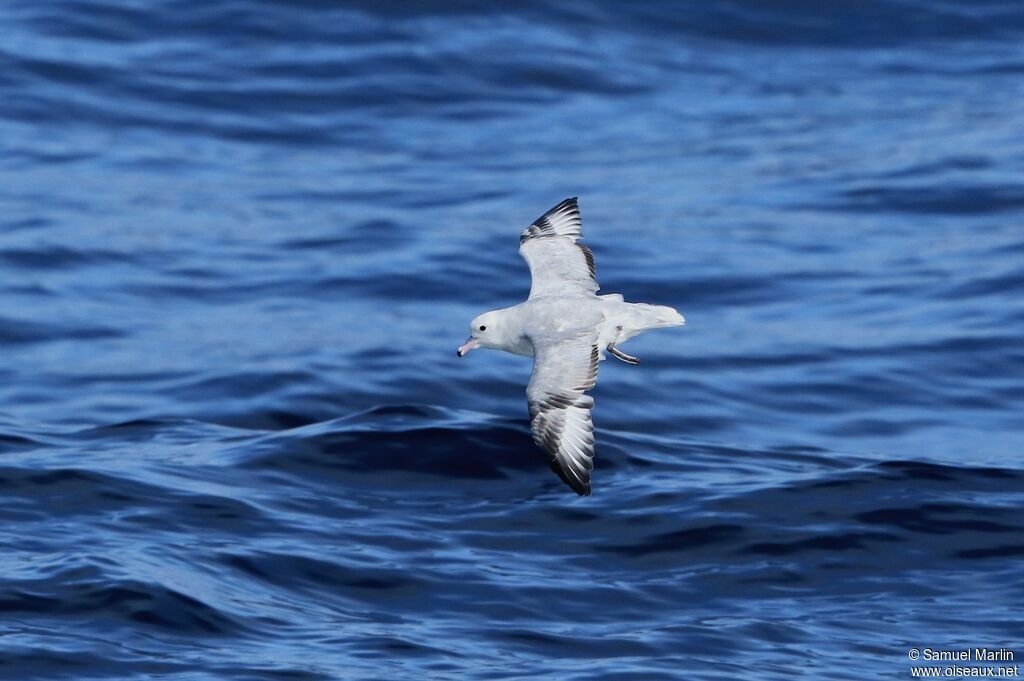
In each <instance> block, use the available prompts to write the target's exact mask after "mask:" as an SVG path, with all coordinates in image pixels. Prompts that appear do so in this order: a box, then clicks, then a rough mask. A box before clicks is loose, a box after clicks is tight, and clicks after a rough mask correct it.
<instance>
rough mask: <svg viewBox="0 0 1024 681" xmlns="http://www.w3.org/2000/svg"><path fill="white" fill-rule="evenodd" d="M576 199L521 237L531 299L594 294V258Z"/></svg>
mask: <svg viewBox="0 0 1024 681" xmlns="http://www.w3.org/2000/svg"><path fill="white" fill-rule="evenodd" d="M582 229H583V222H582V221H581V220H580V209H579V206H578V205H577V203H576V198H575V197H573V198H571V199H566V200H565V201H562V202H561V203H560V204H558V205H557V206H555V207H554V208H552V209H551V210H549V211H548V212H547V213H544V215H542V216H540V217H539V218H537V220H536V221H534V223H533V224H532V225H530V226H529V227H527V228H526V229H524V230H523V233H522V235H521V236H520V237H519V253H520V255H522V256H523V259H524V260H526V264H527V265H529V266H530V275H531V276H532V277H533V285H532V286H531V287H530V297H531V298H536V297H537V296H542V295H545V294H548V293H558V294H562V295H564V294H566V293H570V292H573V291H582V292H587V293H593V292H594V291H596V290H598V289H599V288H600V287H599V286H598V285H597V280H596V279H595V278H594V277H595V268H594V254H593V253H591V252H590V249H589V248H587V247H586V246H585V245H584V244H581V243H578V240H579V239H581V238H583V232H582Z"/></svg>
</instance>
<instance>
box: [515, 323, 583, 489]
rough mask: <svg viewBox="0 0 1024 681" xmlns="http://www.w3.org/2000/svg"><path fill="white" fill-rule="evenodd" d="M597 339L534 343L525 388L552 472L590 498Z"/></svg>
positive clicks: (532, 425)
mask: <svg viewBox="0 0 1024 681" xmlns="http://www.w3.org/2000/svg"><path fill="white" fill-rule="evenodd" d="M597 362H598V348H597V334H596V332H595V333H594V334H592V335H591V336H585V337H582V338H576V339H573V340H567V341H561V342H557V343H550V344H534V360H533V376H532V377H531V378H530V385H529V386H527V388H526V399H527V402H528V403H529V405H530V429H531V430H532V431H533V440H534V442H536V443H537V444H538V445H539V446H540V447H542V448H543V449H544V451H545V452H547V455H548V463H549V464H550V466H551V470H553V471H554V472H555V473H557V474H558V477H560V478H561V479H562V481H563V482H564V483H565V484H567V485H569V486H570V487H572V488H573V490H575V491H576V493H577V494H580V495H582V496H589V495H590V471H591V470H592V469H593V468H594V424H593V422H592V421H591V420H590V409H591V408H592V407H593V406H594V398H592V397H590V396H589V395H585V394H584V391H586V390H589V389H591V388H593V387H594V384H595V383H596V382H597Z"/></svg>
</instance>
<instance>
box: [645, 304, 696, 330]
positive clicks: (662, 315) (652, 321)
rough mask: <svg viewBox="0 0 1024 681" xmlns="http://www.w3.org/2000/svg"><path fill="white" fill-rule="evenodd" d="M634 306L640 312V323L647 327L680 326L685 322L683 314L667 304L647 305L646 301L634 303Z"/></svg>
mask: <svg viewBox="0 0 1024 681" xmlns="http://www.w3.org/2000/svg"><path fill="white" fill-rule="evenodd" d="M634 307H636V308H638V309H637V312H640V313H641V314H640V315H639V316H640V321H641V324H642V325H643V326H644V327H645V328H648V329H660V328H663V327H666V326H682V325H683V324H685V323H686V319H684V318H683V315H681V314H679V313H678V312H677V311H676V310H675V308H671V307H668V306H667V305H647V304H646V303H634Z"/></svg>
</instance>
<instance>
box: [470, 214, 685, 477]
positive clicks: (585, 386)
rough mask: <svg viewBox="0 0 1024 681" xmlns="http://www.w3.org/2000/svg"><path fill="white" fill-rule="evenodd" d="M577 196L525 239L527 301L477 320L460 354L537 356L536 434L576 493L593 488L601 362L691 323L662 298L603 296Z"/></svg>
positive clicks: (530, 393)
mask: <svg viewBox="0 0 1024 681" xmlns="http://www.w3.org/2000/svg"><path fill="white" fill-rule="evenodd" d="M582 228H583V223H582V221H581V219H580V210H579V206H578V205H577V202H576V198H575V197H574V198H571V199H566V200H565V201H562V202H561V203H559V204H558V205H557V206H555V207H554V208H552V209H551V210H549V211H548V212H547V213H544V215H542V216H540V217H539V218H537V220H535V221H534V223H533V224H532V225H530V226H529V227H527V228H526V229H525V230H523V233H522V235H520V237H519V254H520V255H522V256H523V259H525V260H526V264H527V265H529V266H530V275H531V277H532V279H533V283H532V285H531V287H530V296H529V298H527V299H526V301H525V302H522V303H519V304H518V305H513V306H512V307H506V308H503V309H500V310H492V311H490V312H485V313H484V314H482V315H480V316H479V317H477V318H476V319H474V320H473V322H472V324H471V325H470V329H469V338H468V339H467V340H466V343H465V344H464V345H463V346H462V347H460V348H459V349H458V351H457V354H458V356H459V357H462V356H464V355H465V354H466V353H468V352H469V351H470V350H472V349H473V348H491V349H494V350H504V351H506V352H511V353H513V354H516V355H525V356H527V357H533V375H532V376H531V377H530V384H529V385H528V386H527V388H526V400H527V404H528V405H529V408H530V430H531V431H532V433H533V440H534V442H536V443H537V445H538V446H539V447H541V448H542V449H543V450H544V451H545V452H546V453H547V456H548V463H549V464H550V465H551V469H552V470H553V471H554V472H555V473H557V474H558V477H559V478H561V479H562V481H563V482H564V483H565V484H567V485H569V487H572V489H573V490H575V491H576V493H577V494H580V495H582V496H588V495H589V494H590V490H591V488H590V471H592V470H593V468H594V424H593V422H592V421H591V418H590V410H591V409H592V408H593V406H594V398H592V397H590V396H589V395H587V394H586V392H587V391H588V390H590V389H591V388H593V387H594V384H595V383H596V382H597V363H598V362H600V361H602V360H604V359H605V353H606V352H607V353H608V354H610V355H611V356H612V357H615V358H616V359H619V360H621V361H623V362H625V363H626V364H638V363H639V362H640V360H639V359H637V358H636V357H633V356H631V355H627V354H626V353H624V352H623V351H622V350H620V349H619V346H621V345H622V344H623V343H625V342H626V341H627V340H629V339H630V338H632V337H633V336H636V335H639V334H641V333H643V332H644V331H649V330H650V329H660V328H664V327H669V326H680V325H682V324H684V323H685V321H686V320H684V319H683V316H682V315H681V314H679V313H678V312H677V311H676V310H674V309H673V308H671V307H666V306H663V305H647V304H645V303H627V302H625V301H624V300H623V298H622V296H621V295H619V294H617V293H612V294H609V295H601V296H599V295H597V293H596V292H597V290H598V289H599V288H600V287H599V286H598V285H597V279H596V277H595V268H594V255H593V253H591V252H590V249H589V248H587V246H585V245H584V244H582V243H580V239H582V238H583V232H582Z"/></svg>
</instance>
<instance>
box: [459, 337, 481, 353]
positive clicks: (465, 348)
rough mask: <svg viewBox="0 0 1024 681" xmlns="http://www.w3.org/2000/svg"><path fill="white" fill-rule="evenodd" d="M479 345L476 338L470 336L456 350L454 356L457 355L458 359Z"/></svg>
mask: <svg viewBox="0 0 1024 681" xmlns="http://www.w3.org/2000/svg"><path fill="white" fill-rule="evenodd" d="M479 344H480V341H479V340H477V339H476V338H473V337H472V336H470V337H469V338H468V339H467V340H466V342H465V343H464V344H463V345H462V346H461V347H459V349H458V350H456V351H455V354H457V355H458V356H459V357H462V356H464V355H465V354H466V353H467V352H469V351H470V350H472V349H473V348H475V347H476V346H477V345H479Z"/></svg>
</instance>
